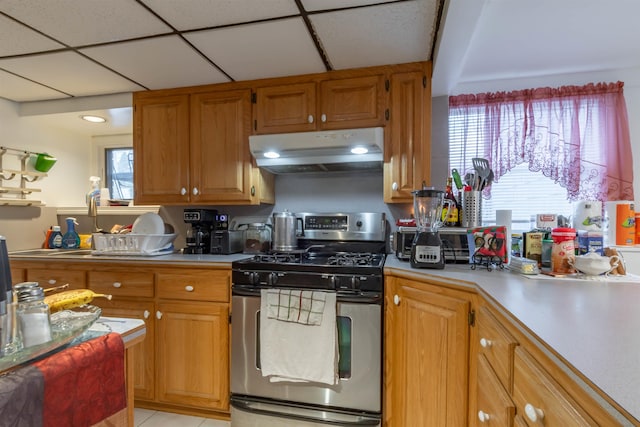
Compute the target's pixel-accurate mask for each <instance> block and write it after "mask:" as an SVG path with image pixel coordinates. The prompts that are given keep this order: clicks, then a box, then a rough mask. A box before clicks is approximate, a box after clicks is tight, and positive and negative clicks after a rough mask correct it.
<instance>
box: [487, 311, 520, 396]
mask: <svg viewBox="0 0 640 427" xmlns="http://www.w3.org/2000/svg"><path fill="white" fill-rule="evenodd" d="M478 337H479V340H480V343H479V344H480V346H479V347H478V348H479V352H480V354H483V355H485V356H486V358H487V361H488V362H489V363H490V364H491V366H492V368H493V369H494V370H495V372H496V375H497V376H498V378H499V379H500V382H501V383H502V385H503V386H504V388H505V389H506V390H507V391H508V392H509V393H511V392H512V391H513V353H514V350H515V348H516V346H517V345H518V342H517V341H516V339H515V338H514V337H513V336H512V335H511V334H510V333H509V332H507V330H506V329H505V328H504V327H502V325H500V323H499V322H498V321H497V320H496V318H495V317H494V316H493V315H492V314H491V312H490V311H489V309H488V308H487V307H484V306H483V307H480V308H479V309H478Z"/></svg>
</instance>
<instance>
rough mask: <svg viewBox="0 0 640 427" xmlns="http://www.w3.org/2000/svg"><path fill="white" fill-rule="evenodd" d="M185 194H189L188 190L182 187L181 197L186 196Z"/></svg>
mask: <svg viewBox="0 0 640 427" xmlns="http://www.w3.org/2000/svg"><path fill="white" fill-rule="evenodd" d="M185 194H187V189H186V188H184V187H182V188H181V189H180V195H181V196H184V195H185Z"/></svg>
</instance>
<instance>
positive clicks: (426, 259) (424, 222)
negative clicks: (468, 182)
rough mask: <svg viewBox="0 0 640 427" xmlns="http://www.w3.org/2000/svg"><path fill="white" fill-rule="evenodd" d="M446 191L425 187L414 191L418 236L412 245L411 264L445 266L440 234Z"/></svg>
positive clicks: (414, 209) (433, 266)
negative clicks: (439, 228)
mask: <svg viewBox="0 0 640 427" xmlns="http://www.w3.org/2000/svg"><path fill="white" fill-rule="evenodd" d="M443 202H444V191H441V190H436V189H435V188H432V187H429V188H425V187H423V188H422V190H416V191H414V192H413V212H414V216H415V219H416V227H417V232H416V237H415V238H414V239H413V245H412V246H411V258H410V262H411V266H412V267H416V268H435V269H443V268H444V262H445V260H444V251H443V248H442V241H441V240H440V235H439V234H438V227H439V226H440V225H441V222H440V220H441V217H440V215H441V214H442V204H443Z"/></svg>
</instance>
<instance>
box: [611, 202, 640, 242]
mask: <svg viewBox="0 0 640 427" xmlns="http://www.w3.org/2000/svg"><path fill="white" fill-rule="evenodd" d="M604 224H605V227H604V229H605V234H604V244H605V246H616V245H617V246H632V245H634V244H635V231H636V228H635V208H634V203H633V202H631V201H628V200H617V201H612V202H605V203H604Z"/></svg>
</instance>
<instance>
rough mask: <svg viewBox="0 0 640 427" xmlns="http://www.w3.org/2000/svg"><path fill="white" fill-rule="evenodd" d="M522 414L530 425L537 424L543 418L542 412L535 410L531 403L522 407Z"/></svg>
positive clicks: (538, 409)
mask: <svg viewBox="0 0 640 427" xmlns="http://www.w3.org/2000/svg"><path fill="white" fill-rule="evenodd" d="M524 413H525V414H526V415H527V418H529V420H530V421H531V422H532V423H537V422H538V421H539V420H541V419H543V418H544V412H543V411H542V409H540V408H536V407H535V406H533V405H532V404H531V403H527V404H526V405H524Z"/></svg>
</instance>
